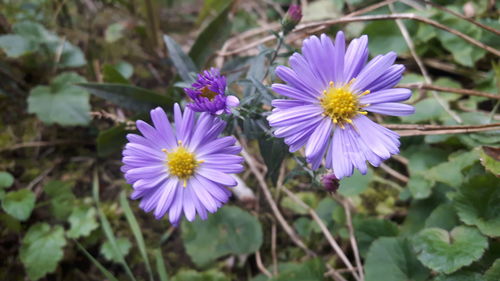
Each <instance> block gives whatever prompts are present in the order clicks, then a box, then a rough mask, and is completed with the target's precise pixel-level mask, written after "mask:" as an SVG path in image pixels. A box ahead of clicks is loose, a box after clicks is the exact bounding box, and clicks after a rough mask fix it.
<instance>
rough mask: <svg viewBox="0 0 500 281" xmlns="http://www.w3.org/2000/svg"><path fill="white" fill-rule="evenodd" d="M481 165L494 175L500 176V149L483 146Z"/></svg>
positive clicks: (480, 154) (480, 152)
mask: <svg viewBox="0 0 500 281" xmlns="http://www.w3.org/2000/svg"><path fill="white" fill-rule="evenodd" d="M479 156H480V160H481V164H482V165H483V166H484V168H485V169H486V170H488V171H490V172H491V173H493V174H494V175H500V160H497V159H500V148H497V147H491V146H483V147H482V149H481V150H480V151H479Z"/></svg>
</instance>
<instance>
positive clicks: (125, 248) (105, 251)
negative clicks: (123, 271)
mask: <svg viewBox="0 0 500 281" xmlns="http://www.w3.org/2000/svg"><path fill="white" fill-rule="evenodd" d="M116 246H117V247H118V250H119V251H120V254H121V256H123V257H125V256H127V255H128V253H129V252H130V248H131V247H132V244H131V243H130V241H129V240H128V239H127V238H123V237H122V238H117V239H116ZM101 254H102V255H103V256H104V258H106V259H107V260H108V261H112V262H116V263H120V257H119V256H117V255H116V254H115V251H114V250H113V247H112V245H111V243H110V242H109V241H106V242H104V243H103V244H102V246H101Z"/></svg>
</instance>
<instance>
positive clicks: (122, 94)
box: [78, 83, 173, 112]
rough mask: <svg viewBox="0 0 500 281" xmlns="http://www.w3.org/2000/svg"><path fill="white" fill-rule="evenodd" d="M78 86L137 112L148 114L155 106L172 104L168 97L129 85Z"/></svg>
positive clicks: (87, 84) (84, 84) (96, 84)
mask: <svg viewBox="0 0 500 281" xmlns="http://www.w3.org/2000/svg"><path fill="white" fill-rule="evenodd" d="M78 86H80V87H82V88H84V89H86V90H88V91H89V92H90V93H92V94H93V95H95V96H98V97H100V98H103V99H105V100H107V101H109V102H111V103H114V104H116V105H118V106H121V107H124V108H127V109H131V110H135V111H138V112H148V111H149V110H151V109H153V108H155V107H157V106H164V107H170V106H171V105H172V104H173V101H172V99H171V98H170V97H168V96H165V95H160V94H157V93H155V92H153V91H150V90H146V89H143V88H139V87H135V86H130V85H123V84H114V83H80V84H78Z"/></svg>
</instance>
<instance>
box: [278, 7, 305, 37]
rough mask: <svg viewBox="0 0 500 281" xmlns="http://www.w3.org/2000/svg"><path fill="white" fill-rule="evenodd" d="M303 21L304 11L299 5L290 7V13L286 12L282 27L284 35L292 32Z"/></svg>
mask: <svg viewBox="0 0 500 281" xmlns="http://www.w3.org/2000/svg"><path fill="white" fill-rule="evenodd" d="M301 19H302V9H301V8H300V6H299V5H290V7H288V11H287V12H286V14H285V16H284V17H283V20H282V21H281V26H282V27H283V33H285V34H287V33H288V32H290V31H292V30H293V29H294V28H295V26H297V24H299V22H300V20H301Z"/></svg>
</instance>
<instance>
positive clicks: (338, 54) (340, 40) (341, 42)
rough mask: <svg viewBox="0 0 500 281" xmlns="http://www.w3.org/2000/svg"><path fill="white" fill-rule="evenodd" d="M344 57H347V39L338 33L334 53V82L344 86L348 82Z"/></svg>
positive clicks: (340, 32) (341, 33)
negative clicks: (345, 74)
mask: <svg viewBox="0 0 500 281" xmlns="http://www.w3.org/2000/svg"><path fill="white" fill-rule="evenodd" d="M344 57H345V37H344V33H343V32H342V31H339V32H337V36H335V51H334V53H333V59H334V64H333V65H332V66H331V67H333V69H334V71H335V72H334V73H335V75H334V78H333V82H335V83H337V84H342V83H345V82H348V81H345V79H344Z"/></svg>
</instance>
